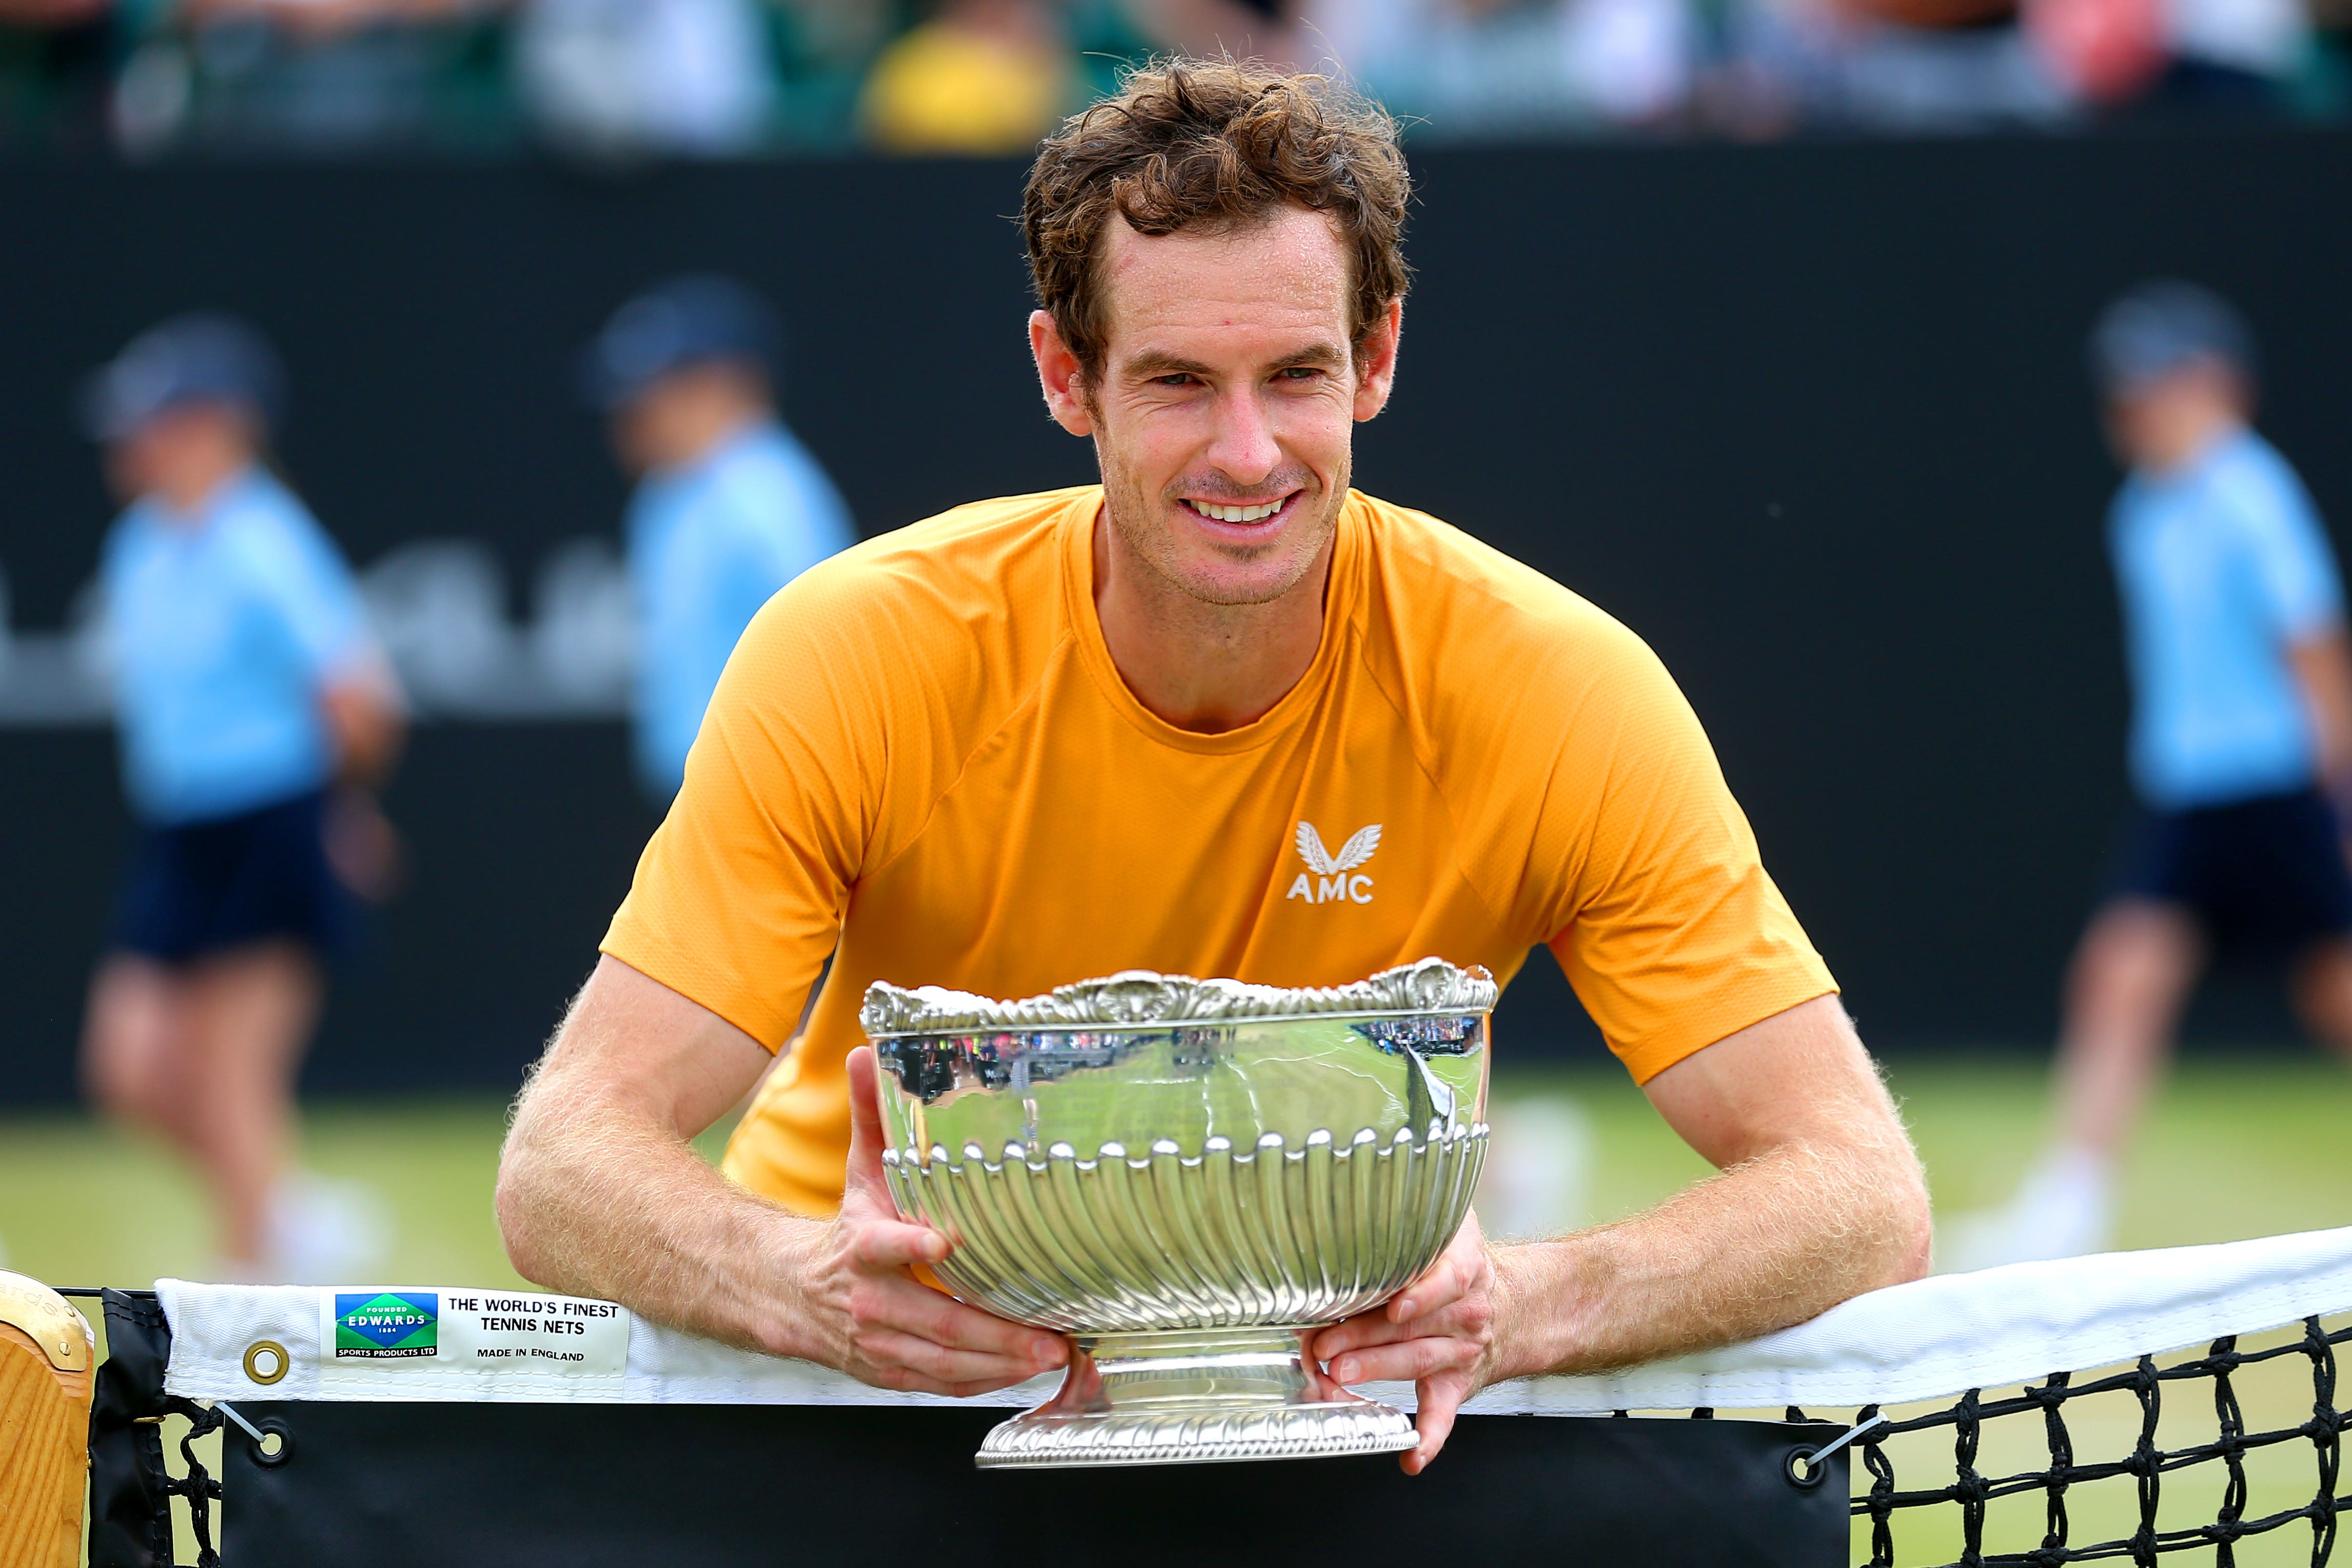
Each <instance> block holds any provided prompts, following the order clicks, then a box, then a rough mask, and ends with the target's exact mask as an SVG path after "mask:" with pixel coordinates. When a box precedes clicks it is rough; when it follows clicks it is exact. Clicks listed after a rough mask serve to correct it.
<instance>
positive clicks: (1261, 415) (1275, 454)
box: [1207, 386, 1282, 487]
mask: <svg viewBox="0 0 2352 1568" xmlns="http://www.w3.org/2000/svg"><path fill="white" fill-rule="evenodd" d="M1207 457H1208V459H1209V462H1210V465H1211V466H1212V467H1213V468H1215V469H1216V470H1217V471H1218V472H1219V473H1221V474H1223V475H1224V476H1225V477H1226V478H1227V479H1231V480H1233V481H1234V483H1235V484H1238V485H1242V486H1244V487H1246V486H1249V485H1254V484H1255V483H1257V482H1258V481H1259V480H1260V479H1265V477H1266V476H1267V475H1268V474H1270V473H1272V472H1274V470H1275V468H1276V466H1277V465H1279V464H1280V463H1281V461H1282V444H1281V443H1280V442H1279V441H1277V440H1276V439H1275V436H1274V421H1273V420H1272V419H1271V418H1269V417H1268V416H1267V410H1266V406H1265V401H1264V400H1263V399H1262V398H1261V397H1260V396H1259V395H1258V390H1257V388H1255V387H1254V386H1247V387H1236V388H1234V390H1233V391H1231V392H1228V393H1227V394H1226V395H1224V396H1223V397H1222V398H1220V399H1219V400H1218V403H1217V424H1216V430H1215V433H1214V434H1213V436H1212V437H1211V438H1210V442H1209V450H1208V453H1207Z"/></svg>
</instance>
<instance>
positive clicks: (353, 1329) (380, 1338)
mask: <svg viewBox="0 0 2352 1568" xmlns="http://www.w3.org/2000/svg"><path fill="white" fill-rule="evenodd" d="M334 1322H335V1359H336V1360H338V1361H341V1360H344V1359H347V1358H348V1359H356V1360H362V1361H408V1360H411V1359H414V1358H415V1357H418V1356H434V1355H438V1354H440V1353H441V1349H440V1347H441V1298H440V1296H439V1294H438V1293H437V1292H435V1291H429V1290H404V1291H398V1292H394V1291H389V1290H386V1291H383V1292H380V1293H378V1294H375V1295H367V1294H364V1293H362V1294H360V1295H355V1296H347V1295H343V1294H341V1293H338V1294H337V1295H336V1297H335V1318H334Z"/></svg>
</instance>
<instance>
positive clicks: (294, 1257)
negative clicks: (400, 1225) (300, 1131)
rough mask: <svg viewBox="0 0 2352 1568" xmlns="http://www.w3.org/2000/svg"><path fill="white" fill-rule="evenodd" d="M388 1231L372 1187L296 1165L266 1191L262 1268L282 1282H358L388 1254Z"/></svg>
mask: <svg viewBox="0 0 2352 1568" xmlns="http://www.w3.org/2000/svg"><path fill="white" fill-rule="evenodd" d="M392 1237H393V1221H392V1211H391V1209H390V1207H389V1206H388V1205H386V1204H385V1203H384V1201H383V1195H382V1194H379V1193H378V1192H376V1190H375V1189H374V1188H373V1187H370V1186H366V1185H364V1184H361V1183H358V1182H341V1181H331V1180H329V1179H328V1178H327V1177H324V1176H320V1175H314V1174H312V1173H310V1172H307V1171H298V1172H296V1173H293V1174H291V1175H289V1176H288V1177H286V1178H285V1179H283V1180H282V1181H280V1182H279V1183H278V1190H277V1191H276V1192H274V1193H272V1194H270V1195H269V1220H268V1247H269V1255H268V1264H267V1265H266V1272H268V1274H269V1275H270V1277H271V1278H273V1279H275V1280H276V1281H277V1282H278V1283H279V1284H281V1285H348V1284H357V1283H361V1282H363V1281H364V1280H366V1279H368V1278H369V1277H370V1276H371V1275H372V1274H373V1273H374V1271H375V1270H377V1269H379V1268H382V1267H383V1263H384V1260H385V1259H386V1258H388V1257H390V1255H391V1252H392Z"/></svg>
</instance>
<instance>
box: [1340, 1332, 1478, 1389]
mask: <svg viewBox="0 0 2352 1568" xmlns="http://www.w3.org/2000/svg"><path fill="white" fill-rule="evenodd" d="M1477 1359H1478V1347H1477V1346H1476V1345H1474V1344H1472V1343H1471V1342H1469V1341H1467V1340H1455V1339H1431V1338H1426V1337H1424V1338H1422V1339H1415V1340H1404V1341H1401V1342H1398V1343H1396V1344H1392V1345H1372V1346H1369V1347H1367V1348H1365V1349H1363V1350H1353V1351H1349V1352H1348V1353H1347V1354H1345V1355H1343V1356H1341V1357H1340V1358H1339V1360H1337V1361H1335V1362H1333V1363H1331V1375H1332V1376H1333V1377H1335V1378H1337V1379H1338V1380H1339V1382H1341V1383H1346V1384H1356V1383H1417V1382H1419V1381H1420V1380H1421V1379H1423V1378H1424V1377H1428V1376H1430V1375H1431V1374H1432V1373H1440V1372H1454V1371H1459V1370H1461V1369H1462V1368H1465V1367H1468V1366H1471V1365H1473V1364H1475V1363H1476V1361H1477Z"/></svg>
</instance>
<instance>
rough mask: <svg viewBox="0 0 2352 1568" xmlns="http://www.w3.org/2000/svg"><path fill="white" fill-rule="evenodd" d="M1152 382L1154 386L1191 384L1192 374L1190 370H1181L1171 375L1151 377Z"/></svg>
mask: <svg viewBox="0 0 2352 1568" xmlns="http://www.w3.org/2000/svg"><path fill="white" fill-rule="evenodd" d="M1151 384H1152V385H1154V386H1190V385H1192V373H1191V372H1190V371H1182V370H1180V371H1177V372H1175V373H1173V374H1169V375H1155V376H1153V377H1152V378H1151Z"/></svg>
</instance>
